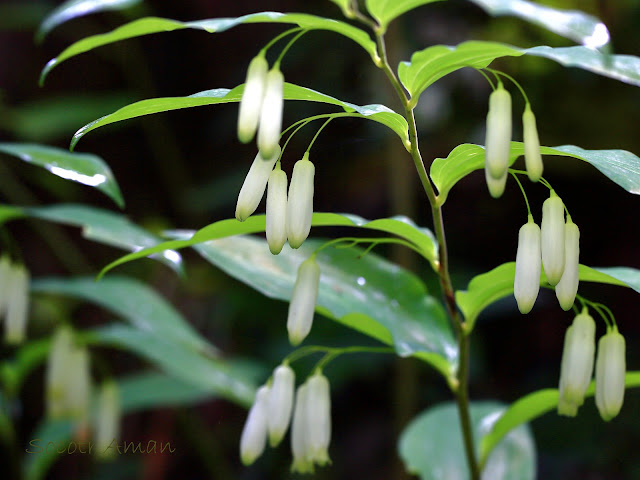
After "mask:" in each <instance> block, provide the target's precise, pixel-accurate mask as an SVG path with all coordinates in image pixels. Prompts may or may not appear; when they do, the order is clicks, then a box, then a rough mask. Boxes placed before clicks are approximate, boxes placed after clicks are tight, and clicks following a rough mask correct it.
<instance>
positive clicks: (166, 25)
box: [40, 12, 378, 84]
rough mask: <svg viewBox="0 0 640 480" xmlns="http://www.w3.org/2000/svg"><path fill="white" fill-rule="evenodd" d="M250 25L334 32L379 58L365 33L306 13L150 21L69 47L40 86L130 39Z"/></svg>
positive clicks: (45, 71)
mask: <svg viewBox="0 0 640 480" xmlns="http://www.w3.org/2000/svg"><path fill="white" fill-rule="evenodd" d="M246 23H285V24H293V25H297V26H299V27H302V28H304V29H307V30H330V31H333V32H336V33H339V34H340V35H343V36H345V37H347V38H350V39H351V40H353V41H354V42H356V43H358V44H359V45H360V46H361V47H362V48H364V49H365V50H366V51H367V53H369V55H371V58H373V59H374V61H375V60H376V59H377V58H378V54H377V53H376V44H375V43H374V42H373V40H371V37H369V35H368V34H367V33H366V32H365V31H364V30H361V29H360V28H357V27H354V26H353V25H349V24H348V23H345V22H341V21H338V20H333V19H330V18H323V17H317V16H315V15H308V14H305V13H279V12H260V13H252V14H249V15H244V16H242V17H237V18H213V19H208V20H198V21H195V22H180V21H178V20H171V19H167V18H157V17H147V18H141V19H139V20H135V21H133V22H130V23H127V24H125V25H122V26H120V27H118V28H116V29H115V30H112V31H111V32H109V33H103V34H100V35H94V36H91V37H87V38H84V39H82V40H80V41H78V42H76V43H74V44H73V45H71V46H69V47H67V48H66V49H65V50H64V51H63V52H62V53H61V54H60V55H58V56H57V57H56V58H54V59H52V60H49V62H48V63H47V65H46V66H45V67H44V69H43V70H42V73H41V74H40V83H41V84H42V83H43V82H44V79H45V77H46V76H47V75H48V74H49V72H50V71H51V70H52V69H53V68H54V67H56V66H58V65H59V64H60V63H62V62H64V61H65V60H68V59H69V58H71V57H74V56H76V55H79V54H81V53H85V52H88V51H90V50H93V49H94V48H97V47H101V46H103V45H108V44H110V43H114V42H119V41H121V40H126V39H128V38H135V37H140V36H142V35H149V34H152V33H159V32H171V31H175V30H182V29H185V28H189V29H195V30H204V31H206V32H209V33H217V32H224V31H225V30H229V29H230V28H233V27H235V26H238V25H242V24H246Z"/></svg>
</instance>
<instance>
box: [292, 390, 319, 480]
mask: <svg viewBox="0 0 640 480" xmlns="http://www.w3.org/2000/svg"><path fill="white" fill-rule="evenodd" d="M308 395H309V382H305V383H303V384H302V385H300V386H299V387H298V390H297V391H296V401H295V408H294V410H293V421H292V423H291V453H292V454H293V462H292V464H291V471H292V472H298V473H313V471H314V465H313V459H312V457H311V454H310V453H311V452H310V448H309V445H310V443H309V425H308V422H307V416H308V415H309V413H308V412H309V401H308Z"/></svg>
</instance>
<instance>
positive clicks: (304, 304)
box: [287, 255, 320, 345]
mask: <svg viewBox="0 0 640 480" xmlns="http://www.w3.org/2000/svg"><path fill="white" fill-rule="evenodd" d="M319 285H320V267H319V266H318V263H317V262H316V259H315V255H312V256H311V257H309V258H308V259H306V260H305V261H304V262H302V263H301V264H300V267H298V275H297V277H296V283H295V284H294V286H293V293H292V295H291V303H290V304H289V315H288V318H287V331H288V332H289V342H291V344H292V345H298V344H299V343H300V342H302V341H303V340H304V339H305V338H306V336H307V335H308V334H309V332H310V331H311V324H312V323H313V314H314V311H315V308H316V300H317V298H318V287H319Z"/></svg>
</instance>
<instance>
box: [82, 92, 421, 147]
mask: <svg viewBox="0 0 640 480" xmlns="http://www.w3.org/2000/svg"><path fill="white" fill-rule="evenodd" d="M243 91H244V85H239V86H237V87H236V88H234V89H233V90H229V89H226V88H216V89H213V90H205V91H203V92H198V93H195V94H193V95H189V96H188V97H165V98H152V99H148V100H141V101H139V102H136V103H132V104H130V105H127V106H125V107H122V108H121V109H120V110H117V111H115V112H114V113H111V114H109V115H105V116H104V117H102V118H99V119H97V120H94V121H93V122H91V123H88V124H87V125H85V126H84V127H82V128H81V129H80V130H78V131H77V132H76V133H75V134H74V135H73V139H72V141H71V148H72V149H73V148H74V147H75V145H76V144H77V143H78V141H79V140H80V139H81V138H82V137H83V136H85V135H86V134H87V133H89V132H90V131H91V130H95V129H96V128H99V127H103V126H105V125H109V124H111V123H115V122H120V121H122V120H129V119H131V118H137V117H141V116H144V115H151V114H154V113H159V112H167V111H171V110H179V109H182V108H191V107H201V106H205V105H218V104H222V103H232V102H239V101H240V99H241V98H242V92H243ZM284 98H285V100H304V101H307V102H320V103H328V104H331V105H336V106H339V107H341V108H343V109H344V111H345V112H350V113H353V114H354V115H353V116H354V117H361V118H367V119H369V120H373V121H375V122H378V123H382V124H383V125H386V126H387V127H389V128H390V129H391V130H393V131H394V132H395V133H396V134H397V135H398V136H399V137H400V139H401V140H402V142H403V144H404V145H405V148H406V144H407V143H408V142H409V133H408V129H409V127H408V125H407V120H406V119H405V118H404V117H403V116H402V115H400V114H398V113H396V112H394V111H393V110H391V109H390V108H388V107H385V106H384V105H364V106H359V105H354V104H352V103H348V102H343V101H342V100H338V99H337V98H333V97H330V96H329V95H325V94H324V93H320V92H316V91H315V90H311V89H310V88H306V87H301V86H299V85H294V84H291V83H285V85H284Z"/></svg>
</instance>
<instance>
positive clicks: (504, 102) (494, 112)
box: [485, 83, 511, 180]
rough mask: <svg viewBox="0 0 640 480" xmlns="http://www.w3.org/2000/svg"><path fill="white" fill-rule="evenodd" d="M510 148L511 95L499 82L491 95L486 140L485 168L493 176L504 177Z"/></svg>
mask: <svg viewBox="0 0 640 480" xmlns="http://www.w3.org/2000/svg"><path fill="white" fill-rule="evenodd" d="M510 149H511V95H510V94H509V92H508V91H507V90H505V88H504V87H503V86H502V83H499V84H498V88H496V89H495V90H494V91H493V92H492V93H491V95H490V96H489V113H488V114H487V135H486V141H485V168H486V170H487V173H488V175H490V176H491V177H492V178H494V179H496V180H497V179H500V178H502V177H503V176H504V174H505V172H506V171H507V169H508V168H509V151H510Z"/></svg>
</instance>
